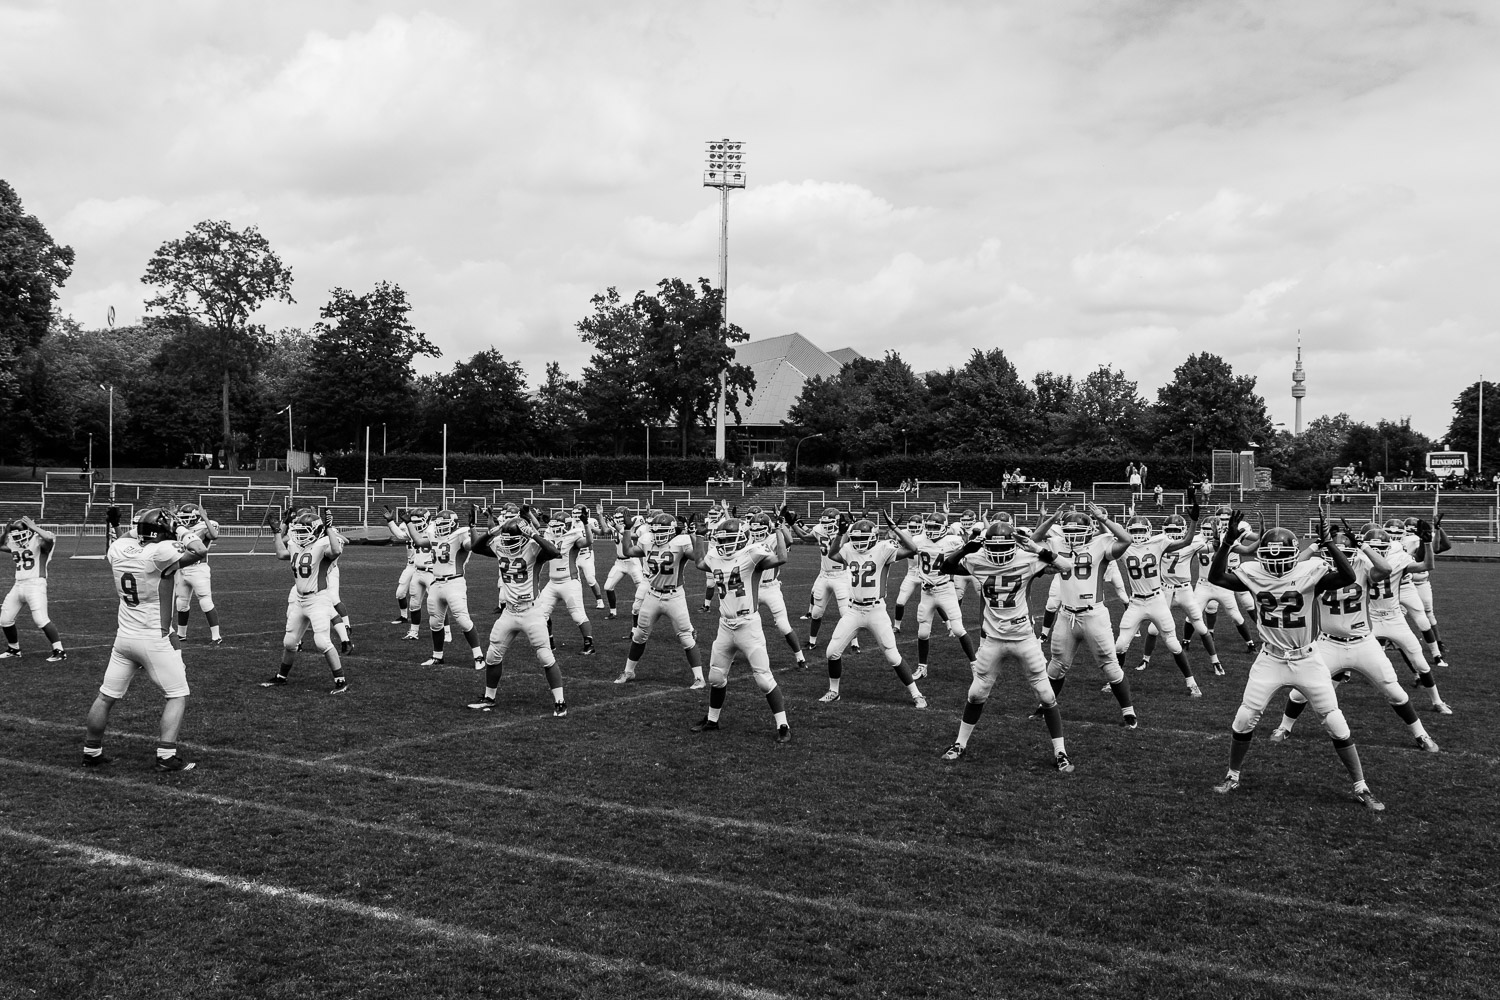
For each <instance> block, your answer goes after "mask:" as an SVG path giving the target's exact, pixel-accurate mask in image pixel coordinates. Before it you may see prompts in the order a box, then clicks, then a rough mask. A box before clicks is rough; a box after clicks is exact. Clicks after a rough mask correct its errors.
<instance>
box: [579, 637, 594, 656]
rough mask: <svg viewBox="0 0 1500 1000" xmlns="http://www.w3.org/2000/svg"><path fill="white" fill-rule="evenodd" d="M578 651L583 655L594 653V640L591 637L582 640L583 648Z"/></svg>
mask: <svg viewBox="0 0 1500 1000" xmlns="http://www.w3.org/2000/svg"><path fill="white" fill-rule="evenodd" d="M579 652H580V653H581V654H582V655H584V656H593V655H594V640H592V639H586V640H584V643H583V649H581V650H579Z"/></svg>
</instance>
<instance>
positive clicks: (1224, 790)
mask: <svg viewBox="0 0 1500 1000" xmlns="http://www.w3.org/2000/svg"><path fill="white" fill-rule="evenodd" d="M1238 787H1240V779H1239V778H1231V777H1230V776H1229V775H1227V774H1226V775H1224V780H1223V781H1221V782H1219V783H1218V784H1217V785H1215V786H1214V791H1216V792H1218V793H1219V794H1220V795H1228V794H1229V793H1230V792H1232V791H1234V790H1235V789H1236V788H1238Z"/></svg>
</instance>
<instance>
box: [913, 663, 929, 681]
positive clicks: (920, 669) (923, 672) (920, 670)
mask: <svg viewBox="0 0 1500 1000" xmlns="http://www.w3.org/2000/svg"><path fill="white" fill-rule="evenodd" d="M926 676H927V664H925V663H918V664H917V669H915V670H913V671H912V672H911V679H912V680H914V681H919V680H921V679H922V678H924V677H926Z"/></svg>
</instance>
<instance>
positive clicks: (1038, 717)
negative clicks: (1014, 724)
mask: <svg viewBox="0 0 1500 1000" xmlns="http://www.w3.org/2000/svg"><path fill="white" fill-rule="evenodd" d="M1027 718H1028V719H1030V720H1031V721H1032V722H1041V721H1042V720H1044V719H1046V718H1047V706H1046V705H1038V706H1037V707H1036V708H1033V709H1032V710H1031V714H1030V715H1028V716H1027Z"/></svg>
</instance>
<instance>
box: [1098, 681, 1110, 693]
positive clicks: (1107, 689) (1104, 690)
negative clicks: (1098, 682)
mask: <svg viewBox="0 0 1500 1000" xmlns="http://www.w3.org/2000/svg"><path fill="white" fill-rule="evenodd" d="M1109 692H1110V686H1109V681H1105V682H1104V685H1103V687H1101V688H1099V693H1100V694H1109Z"/></svg>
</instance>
